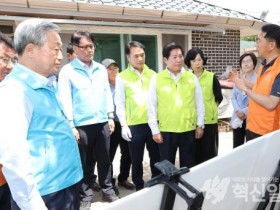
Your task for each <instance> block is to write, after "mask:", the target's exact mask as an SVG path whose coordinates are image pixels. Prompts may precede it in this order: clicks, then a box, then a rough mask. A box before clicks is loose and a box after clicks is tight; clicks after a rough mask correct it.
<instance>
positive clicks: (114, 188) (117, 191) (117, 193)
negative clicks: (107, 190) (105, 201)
mask: <svg viewBox="0 0 280 210" xmlns="http://www.w3.org/2000/svg"><path fill="white" fill-rule="evenodd" d="M113 190H114V191H115V193H116V195H117V196H119V194H120V192H119V189H118V188H117V186H116V185H113Z"/></svg>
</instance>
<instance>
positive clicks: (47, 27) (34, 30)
mask: <svg viewBox="0 0 280 210" xmlns="http://www.w3.org/2000/svg"><path fill="white" fill-rule="evenodd" d="M48 31H56V32H59V31H60V28H59V26H57V25H56V24H54V23H52V22H50V21H48V20H44V19H38V18H32V19H28V20H25V21H23V22H21V23H20V24H19V25H18V26H17V28H16V30H15V34H14V43H15V48H16V51H17V53H18V55H22V54H23V52H24V50H25V47H26V45H27V44H29V43H33V44H35V45H37V46H39V47H42V46H43V45H44V44H45V42H46V38H47V32H48Z"/></svg>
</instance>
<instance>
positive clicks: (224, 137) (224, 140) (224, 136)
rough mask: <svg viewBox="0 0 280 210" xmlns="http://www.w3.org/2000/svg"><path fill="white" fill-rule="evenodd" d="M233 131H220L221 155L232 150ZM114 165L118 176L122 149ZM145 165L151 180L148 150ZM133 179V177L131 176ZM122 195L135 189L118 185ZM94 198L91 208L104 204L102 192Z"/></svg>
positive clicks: (117, 153) (146, 174)
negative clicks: (127, 188)
mask: <svg viewBox="0 0 280 210" xmlns="http://www.w3.org/2000/svg"><path fill="white" fill-rule="evenodd" d="M232 148H233V146H232V132H220V133H219V155H223V154H226V153H229V152H230V151H231V150H232ZM113 165H114V177H117V175H118V173H119V166H120V151H119V149H118V150H117V152H116V156H115V159H114V162H113ZM143 166H144V180H149V179H150V167H149V158H148V154H147V151H146V152H145V155H144V161H143ZM176 167H177V168H178V167H179V165H177V163H176ZM130 179H131V178H130ZM118 189H119V192H120V195H119V197H120V198H123V197H125V196H127V195H129V194H131V193H133V192H135V191H131V190H126V189H125V188H123V187H118ZM94 193H95V194H94V199H93V202H92V204H91V209H95V207H98V206H99V207H100V206H101V205H104V202H103V201H102V192H94Z"/></svg>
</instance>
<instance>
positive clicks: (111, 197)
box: [102, 193, 119, 203]
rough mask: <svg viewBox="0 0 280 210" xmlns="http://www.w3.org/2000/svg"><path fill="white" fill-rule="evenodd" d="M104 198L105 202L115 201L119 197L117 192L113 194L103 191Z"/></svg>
mask: <svg viewBox="0 0 280 210" xmlns="http://www.w3.org/2000/svg"><path fill="white" fill-rule="evenodd" d="M102 200H103V201H105V202H110V203H111V202H114V201H116V200H119V197H118V196H117V195H116V194H115V193H112V194H105V193H102Z"/></svg>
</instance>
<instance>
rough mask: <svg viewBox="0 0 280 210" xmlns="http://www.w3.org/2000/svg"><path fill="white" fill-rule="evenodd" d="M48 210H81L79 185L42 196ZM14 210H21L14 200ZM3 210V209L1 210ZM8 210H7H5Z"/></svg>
mask: <svg viewBox="0 0 280 210" xmlns="http://www.w3.org/2000/svg"><path fill="white" fill-rule="evenodd" d="M42 199H43V201H44V202H45V205H46V207H47V208H48V210H79V209H80V198H79V183H77V184H74V185H72V186H70V187H67V188H65V189H63V190H60V191H57V192H54V193H51V194H48V195H44V196H42ZM11 203H12V210H20V208H19V207H18V205H17V204H16V202H15V201H14V200H12V202H11ZM1 210H2V209H1ZM3 210H6V209H3Z"/></svg>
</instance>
